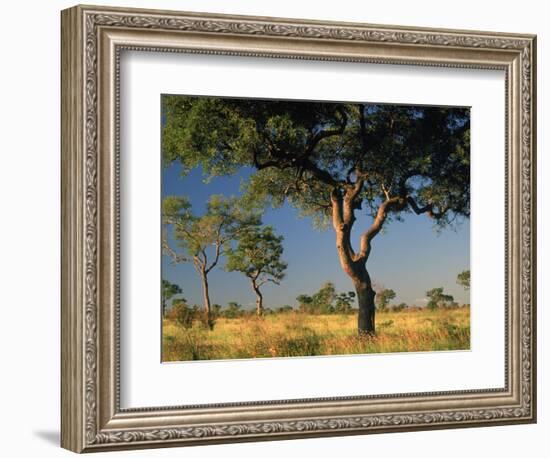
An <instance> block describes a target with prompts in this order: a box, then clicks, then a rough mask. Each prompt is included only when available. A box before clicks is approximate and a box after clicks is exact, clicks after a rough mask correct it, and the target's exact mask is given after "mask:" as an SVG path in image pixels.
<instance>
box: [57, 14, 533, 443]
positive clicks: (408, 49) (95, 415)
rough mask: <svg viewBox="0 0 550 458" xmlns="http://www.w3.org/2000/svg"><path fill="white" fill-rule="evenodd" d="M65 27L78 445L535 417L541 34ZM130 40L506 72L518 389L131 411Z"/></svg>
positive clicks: (206, 25) (513, 353) (67, 293)
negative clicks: (124, 224) (121, 349)
mask: <svg viewBox="0 0 550 458" xmlns="http://www.w3.org/2000/svg"><path fill="white" fill-rule="evenodd" d="M61 28H62V104H61V105H62V212H63V214H62V256H61V257H62V337H61V339H62V349H61V357H62V402H61V404H62V405H61V407H62V422H61V445H62V446H63V447H65V448H67V449H70V450H73V451H75V452H91V451H102V450H119V449H130V448H144V447H159V446H174V445H194V444H207V443H221V442H238V441H251V440H275V439H292V438H301V437H313V436H331V435H345V434H365V433H376V432H391V431H410V430H421V429H430V428H452V427H467V426H486V425H496V424H510V423H531V422H534V421H535V418H536V397H535V396H536V385H535V383H536V372H535V369H536V368H535V361H536V355H535V349H536V342H535V337H536V336H535V331H536V327H535V292H536V284H535V278H536V265H535V261H536V259H535V256H536V239H535V229H536V219H535V217H536V215H535V208H536V202H535V189H536V183H535V176H536V169H535V137H536V125H535V113H536V107H535V102H536V93H535V75H536V69H535V62H536V55H535V52H536V37H535V36H533V35H518V34H502V33H488V32H472V31H459V30H437V29H420V28H413V27H395V26H380V25H366V24H353V23H341V24H339V23H332V22H320V21H304V20H294V19H278V18H260V17H247V16H226V15H213V14H200V13H181V12H168V11H154V10H137V9H121V8H110V7H93V6H85V7H84V6H76V7H73V8H70V9H67V10H64V11H63V12H62V27H61ZM123 49H134V50H143V51H158V52H190V53H214V54H226V55H247V56H258V57H284V58H291V59H322V60H333V61H348V62H374V63H385V64H413V65H424V66H448V67H462V68H476V69H500V70H504V71H505V73H506V93H505V94H504V96H505V98H506V119H505V120H504V121H505V123H506V139H505V144H506V164H507V165H506V182H507V187H506V195H505V199H506V215H507V216H506V247H505V250H506V253H505V254H506V273H505V275H506V285H507V287H506V292H505V297H506V305H505V306H506V330H505V335H506V349H507V351H506V363H505V368H504V370H505V379H506V386H505V388H503V389H489V390H470V391H459V392H437V393H414V394H402V393H400V394H395V395H385V396H356V397H342V398H330V399H329V398H323V399H298V400H293V401H265V402H263V401H259V402H254V403H240V404H222V405H214V404H211V405H202V406H174V407H162V408H153V409H126V410H123V409H121V408H120V405H119V388H120V387H119V374H118V372H119V369H118V363H119V355H118V272H119V267H118V208H119V202H118V173H119V170H118V162H117V161H118V159H117V158H118V121H119V117H118V116H119V112H118V91H119V84H120V83H119V77H118V68H119V57H120V52H121V50H123Z"/></svg>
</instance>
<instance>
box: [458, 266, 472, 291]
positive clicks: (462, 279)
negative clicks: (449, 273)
mask: <svg viewBox="0 0 550 458" xmlns="http://www.w3.org/2000/svg"><path fill="white" fill-rule="evenodd" d="M456 282H457V283H458V284H459V285H460V286H462V287H463V288H464V289H465V290H466V291H469V290H470V270H463V271H462V272H460V273H459V274H458V275H457V277H456Z"/></svg>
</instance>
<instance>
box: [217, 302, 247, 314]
mask: <svg viewBox="0 0 550 458" xmlns="http://www.w3.org/2000/svg"><path fill="white" fill-rule="evenodd" d="M241 309H242V305H241V304H239V303H238V302H229V303H228V304H227V309H225V310H222V312H221V314H222V316H223V317H225V318H237V317H240V316H242V315H243V310H241Z"/></svg>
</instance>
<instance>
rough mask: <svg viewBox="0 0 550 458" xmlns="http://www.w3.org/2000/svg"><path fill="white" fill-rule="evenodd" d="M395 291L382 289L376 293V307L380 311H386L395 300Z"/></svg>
mask: <svg viewBox="0 0 550 458" xmlns="http://www.w3.org/2000/svg"><path fill="white" fill-rule="evenodd" d="M395 296H396V294H395V291H394V290H393V289H387V288H382V289H381V290H380V291H378V292H377V293H376V305H377V306H378V309H379V310H386V308H387V306H388V304H389V303H390V301H391V300H392V299H395Z"/></svg>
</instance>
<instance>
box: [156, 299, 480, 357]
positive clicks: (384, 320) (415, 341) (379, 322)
mask: <svg viewBox="0 0 550 458" xmlns="http://www.w3.org/2000/svg"><path fill="white" fill-rule="evenodd" d="M469 348H470V309H469V308H468V307H463V308H457V309H437V310H427V309H413V310H403V311H400V312H377V314H376V336H375V337H359V336H357V315H356V314H349V315H337V314H331V315H308V314H303V313H298V312H287V313H281V314H271V315H267V316H265V317H262V318H257V317H256V316H246V317H242V318H218V319H217V320H216V325H215V327H214V330H213V331H209V330H207V329H205V328H204V327H202V326H201V325H200V324H195V325H194V326H193V327H192V328H191V329H185V328H183V327H181V326H179V325H178V324H176V323H175V322H174V321H171V320H168V319H165V320H164V322H163V347H162V360H163V361H190V360H212V359H241V358H270V357H287V356H320V355H349V354H361V353H390V352H412V351H435V350H467V349H469Z"/></svg>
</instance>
